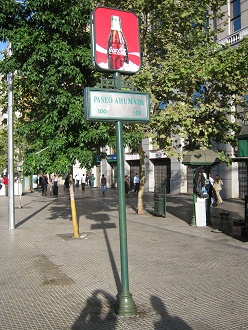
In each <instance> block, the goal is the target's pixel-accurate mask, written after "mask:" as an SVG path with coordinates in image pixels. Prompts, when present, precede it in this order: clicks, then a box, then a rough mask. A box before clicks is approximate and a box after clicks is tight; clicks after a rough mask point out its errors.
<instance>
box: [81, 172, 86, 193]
mask: <svg viewBox="0 0 248 330" xmlns="http://www.w3.org/2000/svg"><path fill="white" fill-rule="evenodd" d="M81 187H82V190H85V176H84V174H83V176H82V178H81Z"/></svg>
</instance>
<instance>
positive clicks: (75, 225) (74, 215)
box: [69, 173, 79, 238]
mask: <svg viewBox="0 0 248 330" xmlns="http://www.w3.org/2000/svg"><path fill="white" fill-rule="evenodd" d="M69 191H70V201H71V217H72V225H73V233H74V236H73V237H74V238H79V227H78V219H77V210H76V202H75V195H74V182H73V177H72V173H70V174H69Z"/></svg>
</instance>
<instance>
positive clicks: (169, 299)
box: [0, 187, 248, 330]
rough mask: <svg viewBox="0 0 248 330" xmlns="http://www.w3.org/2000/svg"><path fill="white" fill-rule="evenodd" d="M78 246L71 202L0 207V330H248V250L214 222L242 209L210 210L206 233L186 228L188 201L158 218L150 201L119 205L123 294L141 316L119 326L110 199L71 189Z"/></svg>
mask: <svg viewBox="0 0 248 330" xmlns="http://www.w3.org/2000/svg"><path fill="white" fill-rule="evenodd" d="M75 193H76V205H77V215H78V218H79V226H80V235H81V238H80V239H74V238H72V232H73V230H72V222H71V211H70V201H69V194H68V192H67V191H63V188H62V187H59V196H58V198H53V197H50V196H48V197H41V194H40V193H37V192H35V193H28V194H25V195H23V196H22V201H21V202H22V208H18V205H19V197H15V198H16V209H15V219H16V229H15V230H12V231H10V230H8V209H7V208H8V202H7V201H8V198H7V197H0V242H1V243H0V244H1V254H0V262H1V271H0V290H1V291H0V297H1V309H0V329H56V330H57V329H63V330H64V329H86V330H87V329H89V330H91V329H103V330H104V329H106V330H113V329H118V330H122V329H124V330H126V329H131V330H132V329H140V330H141V329H142V330H143V329H156V330H159V329H166V330H167V329H175V330H179V329H186V330H187V329H194V330H195V329H196V330H198V329H199V330H210V329H218V330H221V329H223V330H224V329H225V330H226V329H248V320H247V312H248V308H247V294H248V276H247V273H248V266H247V261H248V242H242V240H241V239H239V238H237V237H233V236H231V235H230V234H229V232H228V231H227V228H224V233H216V232H213V229H215V228H218V223H219V212H220V211H223V210H227V211H229V212H230V218H231V219H234V218H235V219H237V218H240V217H242V218H243V217H244V202H243V201H240V200H228V201H224V203H223V205H222V206H221V207H218V208H214V209H211V215H212V223H213V226H212V227H192V226H189V223H190V221H191V218H192V196H188V195H178V196H171V195H168V196H167V201H166V202H167V214H166V217H165V218H163V217H156V216H154V215H153V214H152V211H153V194H152V193H147V194H145V196H144V201H145V203H144V205H145V210H146V213H145V215H137V213H136V207H137V195H135V194H133V193H130V194H129V195H128V196H127V198H126V204H127V211H126V214H127V230H128V237H127V239H128V256H129V286H130V287H129V289H130V293H131V294H132V296H133V300H134V302H135V304H136V306H137V309H138V315H137V316H136V317H132V318H126V317H116V316H115V314H114V304H115V301H116V295H117V293H118V292H120V290H121V273H120V251H119V250H120V247H119V214H118V196H117V190H115V189H113V190H112V189H107V190H106V193H105V196H103V195H102V194H101V191H100V189H99V188H95V189H94V190H93V191H92V190H91V189H89V188H88V187H86V191H84V192H82V191H81V190H80V188H79V189H76V191H75Z"/></svg>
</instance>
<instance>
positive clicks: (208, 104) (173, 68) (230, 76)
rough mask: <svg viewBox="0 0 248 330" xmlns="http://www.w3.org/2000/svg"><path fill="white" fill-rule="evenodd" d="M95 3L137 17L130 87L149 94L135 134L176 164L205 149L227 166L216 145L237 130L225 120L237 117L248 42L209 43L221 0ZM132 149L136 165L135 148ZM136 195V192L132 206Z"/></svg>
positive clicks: (227, 159)
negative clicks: (137, 62) (138, 61)
mask: <svg viewBox="0 0 248 330" xmlns="http://www.w3.org/2000/svg"><path fill="white" fill-rule="evenodd" d="M103 4H104V5H106V6H109V7H115V8H119V9H126V10H133V11H134V12H135V13H136V14H137V15H138V16H139V19H140V30H141V31H140V36H141V50H142V62H143V66H142V69H141V70H140V72H139V73H138V74H137V75H135V77H134V81H135V84H136V86H137V88H138V89H139V90H144V91H147V92H149V94H150V96H151V100H152V103H151V123H150V125H147V126H143V130H144V133H145V134H147V136H149V137H152V140H153V143H154V145H155V147H157V148H159V149H163V151H164V152H165V153H166V154H167V155H168V156H176V157H178V158H179V159H180V158H181V156H182V154H183V153H185V152H186V151H188V150H193V149H195V148H203V147H206V148H212V149H215V150H216V151H219V155H220V158H221V159H222V160H223V161H225V162H230V157H229V155H227V154H225V152H224V151H222V150H218V143H231V144H232V145H235V143H236V134H237V133H238V132H239V130H240V126H239V125H238V124H237V122H236V121H234V120H230V119H231V118H239V117H240V114H239V113H238V112H234V111H233V109H232V107H231V105H232V106H238V105H240V106H244V102H245V94H246V93H247V65H248V64H247V55H246V54H247V47H248V42H247V40H246V39H244V40H243V41H242V43H241V45H240V46H239V47H237V48H235V49H231V48H230V47H228V46H225V47H223V46H219V45H218V44H217V42H216V41H217V35H218V33H219V32H220V30H221V26H219V27H218V28H216V26H215V25H214V24H213V23H214V21H217V22H218V23H220V22H221V20H222V18H223V16H224V13H223V12H222V6H223V5H226V1H225V0H210V1H209V0H203V1H200V0H186V1H180V0H178V1H175V0H167V1H162V0H158V1H151V0H150V1H143V0H140V1H135V2H133V1H108V0H107V1H104V2H103ZM222 23H223V24H224V21H223V22H222ZM161 105H163V107H162V106H161ZM136 150H139V153H140V159H141V160H142V159H144V156H143V152H144V151H143V149H142V145H141V143H140V144H139V145H137V146H136ZM141 165H143V164H141ZM141 167H142V166H141ZM143 175H144V174H143V173H142V182H141V188H142V186H143V184H144V180H143V179H144V177H143ZM142 193H143V190H142V189H141V192H140V196H139V200H140V199H141V197H142V196H141V195H142ZM140 211H141V212H142V207H140Z"/></svg>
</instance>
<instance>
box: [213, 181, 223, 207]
mask: <svg viewBox="0 0 248 330" xmlns="http://www.w3.org/2000/svg"><path fill="white" fill-rule="evenodd" d="M222 187H223V182H222V180H221V179H220V178H219V176H218V175H215V177H214V184H213V188H214V192H215V195H216V200H215V205H216V206H217V205H222V204H223V200H222V198H221V196H220V191H221V189H222Z"/></svg>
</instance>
